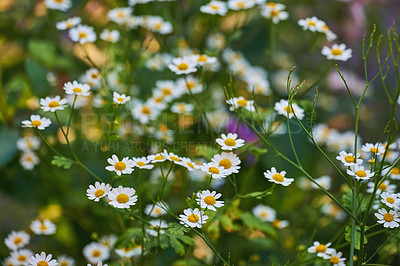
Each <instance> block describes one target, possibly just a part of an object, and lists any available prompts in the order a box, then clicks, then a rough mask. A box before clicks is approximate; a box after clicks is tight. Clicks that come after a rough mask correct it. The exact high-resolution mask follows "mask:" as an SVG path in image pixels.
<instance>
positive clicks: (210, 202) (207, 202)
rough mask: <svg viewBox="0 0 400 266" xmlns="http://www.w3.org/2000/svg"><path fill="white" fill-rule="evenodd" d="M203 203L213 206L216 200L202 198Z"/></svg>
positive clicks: (210, 197)
mask: <svg viewBox="0 0 400 266" xmlns="http://www.w3.org/2000/svg"><path fill="white" fill-rule="evenodd" d="M204 202H205V203H206V204H207V205H214V204H215V202H216V200H215V198H214V197H213V196H207V197H205V198H204Z"/></svg>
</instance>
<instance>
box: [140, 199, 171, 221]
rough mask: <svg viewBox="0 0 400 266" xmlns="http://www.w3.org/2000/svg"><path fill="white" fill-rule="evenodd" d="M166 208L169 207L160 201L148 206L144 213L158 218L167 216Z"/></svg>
mask: <svg viewBox="0 0 400 266" xmlns="http://www.w3.org/2000/svg"><path fill="white" fill-rule="evenodd" d="M166 208H167V206H166V205H165V203H163V202H161V201H158V202H156V203H155V204H148V205H147V206H146V208H144V213H145V214H147V215H150V216H151V217H155V218H157V217H160V216H162V215H165V214H167V211H166V210H165V209H166Z"/></svg>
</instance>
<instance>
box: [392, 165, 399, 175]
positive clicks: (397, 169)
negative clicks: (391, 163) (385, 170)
mask: <svg viewBox="0 0 400 266" xmlns="http://www.w3.org/2000/svg"><path fill="white" fill-rule="evenodd" d="M390 173H391V174H393V175H400V169H399V168H397V167H393V169H392V170H390Z"/></svg>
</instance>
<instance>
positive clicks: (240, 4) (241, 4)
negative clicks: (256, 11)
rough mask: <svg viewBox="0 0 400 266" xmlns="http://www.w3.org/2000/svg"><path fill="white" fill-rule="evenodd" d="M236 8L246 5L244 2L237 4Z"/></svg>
mask: <svg viewBox="0 0 400 266" xmlns="http://www.w3.org/2000/svg"><path fill="white" fill-rule="evenodd" d="M236 6H237V7H239V8H244V7H246V4H245V3H244V2H237V4H236Z"/></svg>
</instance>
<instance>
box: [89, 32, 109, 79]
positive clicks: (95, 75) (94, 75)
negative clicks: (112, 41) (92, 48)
mask: <svg viewBox="0 0 400 266" xmlns="http://www.w3.org/2000/svg"><path fill="white" fill-rule="evenodd" d="M109 36H111V35H109ZM91 76H92V79H97V77H98V76H99V75H97V74H96V73H92V75H91Z"/></svg>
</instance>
